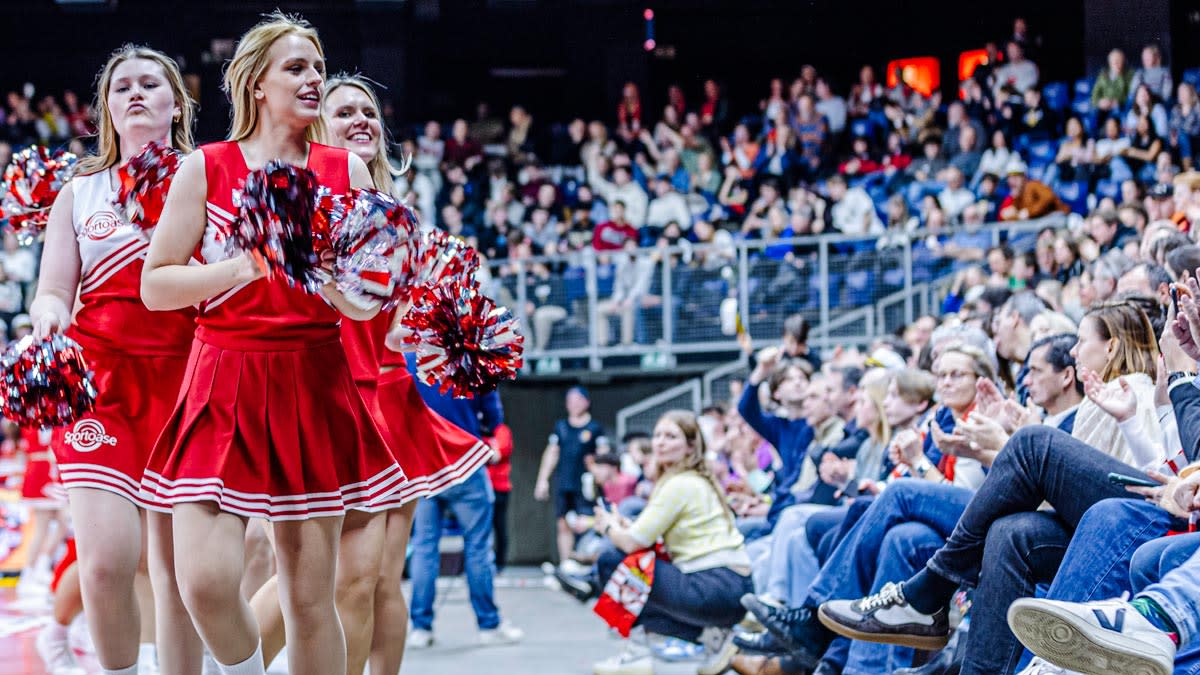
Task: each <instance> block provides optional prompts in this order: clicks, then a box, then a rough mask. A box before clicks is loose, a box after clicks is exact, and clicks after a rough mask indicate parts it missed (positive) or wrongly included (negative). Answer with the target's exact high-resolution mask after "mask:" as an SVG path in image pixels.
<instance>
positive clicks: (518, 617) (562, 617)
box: [0, 568, 695, 675]
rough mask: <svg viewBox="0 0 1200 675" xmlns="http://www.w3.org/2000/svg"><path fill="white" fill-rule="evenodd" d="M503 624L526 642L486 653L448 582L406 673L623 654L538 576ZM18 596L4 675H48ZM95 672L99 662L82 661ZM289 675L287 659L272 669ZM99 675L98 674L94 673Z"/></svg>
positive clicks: (461, 593) (518, 587) (513, 582)
mask: <svg viewBox="0 0 1200 675" xmlns="http://www.w3.org/2000/svg"><path fill="white" fill-rule="evenodd" d="M496 586H497V588H496V596H497V602H498V603H499V605H500V609H501V612H502V613H503V616H504V617H505V618H506V619H507V620H509V621H511V622H513V623H514V624H516V625H518V626H520V627H521V628H523V629H524V630H525V641H524V642H523V643H521V644H520V645H513V646H506V647H487V648H485V647H480V646H479V645H478V641H477V633H476V631H475V620H474V616H473V615H472V613H471V606H470V604H469V603H468V602H467V589H466V581H465V580H464V579H462V578H455V579H450V580H445V579H443V580H442V582H441V589H440V591H439V597H438V601H439V606H438V610H437V623H436V625H435V627H434V630H435V640H436V641H435V643H434V646H433V647H431V648H429V649H423V650H411V651H410V652H409V654H408V656H407V657H406V661H405V665H404V668H403V670H402V672H403V673H410V674H420V675H478V674H480V673H537V674H538V675H559V674H560V673H561V674H563V675H567V674H584V673H590V672H591V665H592V663H594V662H595V661H598V660H601V659H604V658H606V657H608V656H611V655H612V654H614V653H616V651H617V650H618V649H619V645H620V643H619V642H618V641H616V640H615V639H611V638H609V637H606V633H605V631H604V627H603V624H602V623H601V621H600V619H599V618H598V617H596V616H595V615H594V614H592V612H591V610H590V608H588V607H585V606H583V605H580V604H579V603H578V602H576V601H575V600H573V599H571V598H570V597H568V596H567V595H566V594H564V593H562V592H561V591H558V590H550V589H548V588H546V587H545V585H544V584H543V580H542V575H541V572H540V571H538V570H535V569H533V568H519V569H510V570H506V571H505V572H504V573H503V574H502V575H501V576H500V577H499V578H498V579H497V581H496ZM13 597H14V591H13V589H12V588H0V675H45V673H46V671H45V669H43V668H42V662H41V659H40V658H39V657H38V655H37V652H36V651H35V650H34V645H33V643H34V637H35V636H36V635H37V631H38V628H40V626H41V625H42V624H43V623H44V622H45V621H46V619H45V618H42V617H36V616H32V617H31V616H29V615H27V614H23V613H19V612H15V611H13V609H12V607H11V601H12V599H13ZM81 662H82V665H84V667H87V668H91V669H95V668H97V666H96V664H95V663H94V662H86V661H82V659H81ZM269 670H270V674H271V675H286V673H287V672H288V671H287V663H286V659H284V658H280V659H279V660H277V661H276V663H275V664H273V667H272V668H270V669H269ZM655 670H656V672H657V673H659V675H683V674H684V673H695V664H692V665H690V667H689V666H688V665H686V664H655ZM92 672H96V671H95V670H93V671H92Z"/></svg>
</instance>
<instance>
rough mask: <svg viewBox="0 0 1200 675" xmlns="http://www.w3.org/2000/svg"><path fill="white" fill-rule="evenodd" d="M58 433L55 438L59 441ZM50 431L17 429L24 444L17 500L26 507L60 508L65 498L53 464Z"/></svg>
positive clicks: (56, 469) (51, 434)
mask: <svg viewBox="0 0 1200 675" xmlns="http://www.w3.org/2000/svg"><path fill="white" fill-rule="evenodd" d="M61 435H62V434H61V432H60V433H59V437H60V438H61ZM53 436H54V431H52V430H50V429H21V440H23V441H24V443H25V459H26V461H25V478H24V479H23V481H22V482H21V501H23V502H24V503H25V504H28V505H29V506H34V507H45V506H61V505H62V504H63V503H64V501H65V498H66V496H67V495H66V493H65V492H63V486H62V483H60V482H59V478H58V467H56V466H55V465H54V457H53V454H54V453H53V452H52V451H51V449H50V448H51V439H52V438H53Z"/></svg>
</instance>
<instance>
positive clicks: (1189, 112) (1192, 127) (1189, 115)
mask: <svg viewBox="0 0 1200 675" xmlns="http://www.w3.org/2000/svg"><path fill="white" fill-rule="evenodd" d="M1175 99H1176V101H1175V107H1173V108H1171V116H1170V121H1169V126H1170V136H1169V139H1170V144H1171V147H1172V148H1174V149H1175V151H1176V152H1177V153H1178V155H1179V157H1180V160H1181V161H1182V162H1183V166H1184V168H1185V169H1190V168H1192V164H1193V161H1192V148H1195V147H1198V146H1197V141H1198V140H1200V101H1198V100H1197V98H1196V88H1195V87H1193V86H1192V85H1191V83H1189V82H1180V83H1179V90H1178V93H1176V95H1175Z"/></svg>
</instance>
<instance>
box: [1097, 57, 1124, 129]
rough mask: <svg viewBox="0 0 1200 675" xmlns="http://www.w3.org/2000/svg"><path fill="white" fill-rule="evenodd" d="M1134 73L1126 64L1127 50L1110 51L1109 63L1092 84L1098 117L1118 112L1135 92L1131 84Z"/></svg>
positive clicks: (1101, 117)
mask: <svg viewBox="0 0 1200 675" xmlns="http://www.w3.org/2000/svg"><path fill="white" fill-rule="evenodd" d="M1132 82H1133V73H1131V72H1130V71H1129V69H1128V68H1127V67H1126V64H1125V52H1123V51H1121V50H1120V49H1114V50H1112V51H1110V52H1109V53H1108V65H1107V66H1106V67H1105V68H1104V69H1103V70H1101V71H1100V73H1099V75H1097V76H1096V81H1095V82H1094V83H1093V84H1092V109H1093V110H1096V111H1098V113H1099V116H1098V117H1097V119H1103V118H1104V117H1107V116H1110V115H1113V114H1116V113H1118V112H1119V111H1120V110H1121V108H1122V107H1124V105H1125V101H1127V100H1128V99H1129V95H1130V94H1131V93H1132V92H1133V88H1132V87H1130V84H1131V83H1132Z"/></svg>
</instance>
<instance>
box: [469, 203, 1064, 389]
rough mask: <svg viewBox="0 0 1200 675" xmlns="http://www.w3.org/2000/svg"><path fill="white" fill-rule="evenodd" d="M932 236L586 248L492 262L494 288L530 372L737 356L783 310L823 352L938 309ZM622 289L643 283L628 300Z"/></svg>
mask: <svg viewBox="0 0 1200 675" xmlns="http://www.w3.org/2000/svg"><path fill="white" fill-rule="evenodd" d="M1065 222H1066V219H1065V217H1063V216H1062V215H1060V214H1055V215H1053V216H1048V217H1046V218H1043V219H1040V220H1036V221H1026V222H1021V223H995V224H990V225H985V226H983V228H982V229H981V230H979V231H986V232H988V233H989V234H990V240H991V242H992V243H998V242H1000V241H1002V240H1004V239H1005V238H1007V240H1008V241H1010V242H1012V241H1018V242H1021V243H1023V244H1024V245H1026V246H1028V247H1030V248H1031V247H1032V242H1033V240H1034V237H1033V236H1026V235H1032V234H1034V233H1036V232H1037V231H1039V230H1040V229H1042V228H1044V227H1059V226H1062V225H1063V224H1064V223H1065ZM961 231H963V229H962V228H950V229H946V230H945V231H944V232H943V233H942V234H946V235H953V234H956V233H958V232H961ZM928 236H930V233H929V232H927V231H924V230H919V231H916V232H913V233H910V234H908V235H906V237H907V242H908V245H901V246H898V247H893V248H888V249H884V250H882V251H880V250H876V244H877V242H878V237H855V236H848V235H821V236H815V237H798V238H794V239H787V240H773V241H762V240H746V241H731V242H729V243H728V244H727V245H724V246H721V245H711V244H710V245H703V246H700V245H689V244H687V243H686V242H682V243H681V244H680V245H676V246H670V247H658V248H649V249H641V250H639V251H638V252H637V253H636V254H635V257H634V258H629V254H628V253H625V252H622V251H616V252H611V253H608V252H596V251H593V250H592V249H590V248H588V249H585V250H583V251H579V252H576V253H573V254H568V255H561V256H539V257H531V258H526V259H520V260H497V261H492V262H490V263H489V271H490V272H491V277H492V278H491V280H490V281H489V282H488V284H489V290H490V291H491V294H492V295H493V297H497V298H498V300H499V301H500V302H501V304H506V305H508V306H509V307H510V308H511V309H512V310H513V312H514V314H515V315H516V316H517V317H518V319H519V320H520V322H521V325H522V327H523V330H524V332H525V334H526V343H525V344H526V364H527V365H526V368H527V370H528V371H530V372H533V373H539V374H540V373H553V372H557V371H559V370H561V369H588V370H592V371H600V370H603V369H605V368H606V367H612V366H631V365H632V366H637V367H640V368H642V369H644V370H667V369H671V368H673V367H675V366H676V365H677V363H678V362H679V360H680V359H681V358H689V359H692V360H695V361H700V362H702V361H706V360H707V361H720V360H725V359H727V358H730V357H731V356H732V355H733V353H735V352H737V351H738V344H737V335H736V326H737V323H738V322H739V321H740V323H741V325H742V326H743V327H745V329H746V330H748V331H749V332H750V334H751V335H753V336H755V337H756V338H759V339H770V340H774V339H775V338H776V337H777V336H778V335H780V333H781V332H782V327H783V321H784V319H785V318H786V317H788V316H789V315H791V314H794V313H802V314H804V315H806V316H807V317H808V318H809V321H810V323H811V324H812V325H813V327H814V328H813V331H812V332H811V333H810V345H811V346H813V347H814V348H817V349H822V348H827V347H832V346H835V345H845V346H855V345H857V346H862V345H867V344H869V343H870V342H871V341H873V340H874V339H876V338H877V337H878V336H879V335H881V334H884V333H889V332H892V331H895V330H896V329H897V328H899V327H901V326H903V325H906V324H908V323H911V322H912V321H913V319H914V318H915V317H916V316H919V315H920V314H925V313H929V312H931V311H934V310H935V309H936V308H937V307H938V306H939V304H940V302H941V299H942V297H944V294H945V288H946V286H948V285H949V283H950V281H951V279H952V273H951V271H950V270H951V269H952V268H951V266H950V265H948V264H945V262H944V261H939V260H937V259H931V258H930V257H929V256H928V255H924V256H923V257H920V258H918V257H917V256H916V255H914V251H915V250H916V249H917V247H916V243H917V242H919V241H920V240H922V239H924V238H925V237H928ZM623 258H626V259H627V261H626V262H624V263H622V262H621V260H622V259H623ZM637 259H641V260H642V262H641V263H637V262H633V261H634V260H637ZM623 288H633V289H635V290H634V291H633V292H632V293H629V294H624V295H623V294H622V293H623V291H622V290H621V289H623ZM622 299H625V300H627V303H626V304H624V305H622V304H621V303H620V301H621V300H622ZM696 355H700V356H699V357H697V356H696ZM706 357H707V358H706ZM706 393H707V392H706Z"/></svg>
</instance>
